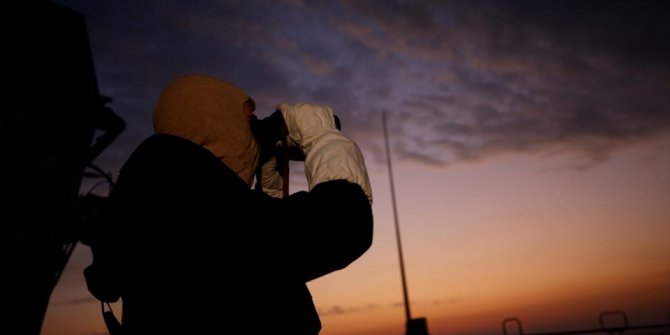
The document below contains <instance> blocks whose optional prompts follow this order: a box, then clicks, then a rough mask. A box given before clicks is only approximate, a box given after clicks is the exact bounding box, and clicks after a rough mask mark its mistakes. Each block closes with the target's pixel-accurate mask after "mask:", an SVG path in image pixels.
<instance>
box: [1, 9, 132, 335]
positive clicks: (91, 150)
mask: <svg viewBox="0 0 670 335" xmlns="http://www.w3.org/2000/svg"><path fill="white" fill-rule="evenodd" d="M20 6H21V7H20V8H17V9H16V11H12V15H17V17H18V19H15V20H14V21H13V22H18V23H17V24H16V27H15V29H14V30H13V31H9V32H8V35H10V37H9V38H8V40H7V41H6V44H5V45H4V47H3V49H4V53H5V54H6V57H7V59H8V63H9V64H8V67H9V68H10V71H9V76H7V77H5V80H7V82H6V84H5V85H4V86H5V87H7V86H9V87H10V89H9V94H7V99H8V100H6V101H5V103H6V104H5V105H4V106H5V108H3V111H2V114H0V157H2V158H1V159H2V162H1V163H0V180H1V185H0V192H2V199H3V201H2V208H1V209H0V213H1V214H0V215H2V219H1V220H2V223H3V224H2V227H3V228H4V229H8V230H9V232H8V234H7V235H6V236H8V237H9V238H8V239H7V240H8V241H9V243H3V245H6V246H7V248H8V250H6V251H5V253H4V254H5V255H8V258H9V259H8V261H7V262H5V263H4V265H5V269H4V271H3V274H4V275H3V276H4V277H5V278H7V280H8V281H7V283H8V284H9V285H8V286H7V287H6V290H7V291H8V293H9V294H8V296H9V297H8V299H6V300H4V301H5V302H6V307H7V308H6V310H8V311H9V314H8V315H7V320H6V322H3V329H4V330H9V331H10V333H12V334H31V335H38V334H39V333H40V331H41V328H42V323H43V320H44V316H45V313H46V309H47V306H48V304H49V298H50V296H51V293H52V291H53V289H54V288H55V286H56V284H57V283H58V279H59V277H60V275H61V273H62V272H63V269H64V268H65V265H66V264H67V262H68V260H69V258H70V255H71V253H72V251H73V250H74V247H75V246H76V244H77V243H78V242H79V241H82V240H85V236H83V235H82V234H83V233H84V232H85V229H83V228H84V227H85V225H86V224H90V223H92V221H93V220H92V217H93V216H94V214H95V210H96V208H97V206H99V205H100V203H101V201H103V200H104V199H105V198H104V197H100V196H94V195H90V194H89V195H86V196H84V195H80V194H79V189H80V187H81V184H82V180H83V178H85V177H88V176H98V177H103V178H105V181H106V182H109V183H113V180H112V178H111V177H110V176H109V175H108V174H106V173H104V172H103V171H102V170H100V169H99V168H97V167H96V166H94V165H92V162H93V160H94V159H95V158H96V157H98V155H99V154H100V153H102V152H103V151H104V150H105V148H107V146H108V145H109V144H110V143H112V142H113V141H114V139H115V138H116V137H117V136H118V135H119V134H120V133H121V132H123V130H124V128H125V122H124V121H123V119H121V118H119V117H118V116H117V115H116V114H115V113H114V112H113V110H112V109H111V108H109V107H108V106H107V104H108V103H109V102H111V99H109V98H107V97H103V96H101V95H100V93H99V90H98V84H97V80H96V75H95V68H94V64H93V57H92V54H91V49H90V45H89V40H88V32H87V28H86V22H85V19H84V17H83V15H82V14H80V13H78V12H76V11H74V10H71V9H69V8H66V7H63V6H60V5H56V4H53V3H50V2H46V1H28V2H27V4H22V5H20ZM7 84H9V85H7ZM96 133H97V134H101V135H99V136H96ZM87 169H88V170H87ZM5 313H7V312H5Z"/></svg>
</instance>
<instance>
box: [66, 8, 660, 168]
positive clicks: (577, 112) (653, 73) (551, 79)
mask: <svg viewBox="0 0 670 335" xmlns="http://www.w3.org/2000/svg"><path fill="white" fill-rule="evenodd" d="M57 2H58V3H60V4H63V5H65V6H68V7H70V8H72V9H75V10H77V11H80V12H82V13H83V14H84V15H85V17H86V19H87V23H88V27H89V35H90V39H91V44H92V48H93V54H94V58H95V59H94V60H95V65H96V69H97V73H98V80H99V83H100V87H101V90H102V93H103V94H105V95H109V96H111V97H112V98H113V99H114V102H113V107H114V109H115V110H116V111H117V113H119V114H120V115H121V116H122V117H124V118H125V119H126V121H127V122H128V123H129V126H128V130H127V131H126V132H125V133H124V134H123V135H122V137H121V138H120V139H119V140H118V141H117V143H115V144H114V145H113V146H112V147H110V148H109V150H108V152H106V153H105V154H104V155H103V156H102V157H101V160H102V161H103V164H104V165H106V166H108V167H109V168H110V169H116V168H117V167H118V164H120V163H119V162H120V161H122V159H123V158H124V157H126V156H127V155H128V154H129V153H130V150H132V148H133V147H134V146H135V145H136V144H138V143H139V141H140V140H141V139H142V138H143V137H145V136H147V135H148V134H150V132H151V111H152V108H153V104H154V102H155V101H156V99H157V97H158V94H160V90H161V88H162V87H163V86H164V85H165V84H166V83H167V82H168V81H169V80H170V79H172V78H174V77H175V76H178V75H181V74H184V73H188V72H204V73H208V74H211V75H215V76H218V77H221V78H224V79H227V80H230V81H232V82H234V83H236V84H237V85H239V86H241V87H242V88H244V89H245V90H247V91H248V92H249V93H250V94H252V95H253V96H254V97H255V98H256V100H257V101H258V107H259V110H258V114H259V115H261V116H264V115H267V114H269V113H270V112H271V111H272V110H273V108H274V106H275V105H276V104H277V103H279V102H300V101H314V102H322V103H326V104H329V105H331V106H333V107H334V108H335V110H336V112H337V113H338V114H339V115H340V116H341V118H342V120H343V125H344V130H345V133H347V134H349V135H350V136H351V137H352V138H354V139H355V140H357V141H358V142H359V144H360V145H361V147H362V148H363V150H364V151H366V152H367V153H369V154H371V155H373V156H372V157H379V158H381V157H383V150H382V149H383V137H382V136H383V135H382V129H381V117H380V115H381V113H382V111H385V112H386V113H387V115H388V119H389V129H390V130H391V134H392V136H393V141H392V143H393V148H394V150H395V153H396V154H398V155H399V156H400V157H401V158H402V159H406V160H412V161H416V162H419V163H425V164H430V165H435V166H445V165H447V164H451V163H455V162H458V161H464V160H465V161H467V160H480V159H484V158H487V157H489V156H491V155H500V154H506V153H531V154H551V153H569V154H575V155H576V156H575V157H578V158H579V160H580V161H579V162H580V164H586V165H588V164H591V163H593V162H598V161H601V160H604V159H607V158H608V156H609V155H610V154H611V153H612V152H613V151H614V150H617V149H618V148H621V147H625V146H627V145H629V144H631V143H636V142H638V141H641V140H645V139H648V138H651V137H654V136H658V135H659V134H665V135H667V134H668V133H669V131H670V110H669V109H670V107H669V106H670V95H668V94H667V92H666V91H667V88H668V87H670V63H669V62H668V61H667V60H668V59H670V23H669V21H668V20H666V18H665V16H666V15H667V13H668V7H670V6H669V5H668V3H667V2H664V1H577V0H569V1H504V2H503V1H479V0H475V1H422V2H414V1H327V2H321V1H319V2H310V1H304V2H303V1H217V2H208V1H189V2H185V1H161V2H139V1H114V2H90V1H76V0H61V1H57Z"/></svg>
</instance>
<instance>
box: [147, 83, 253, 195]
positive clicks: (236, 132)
mask: <svg viewBox="0 0 670 335" xmlns="http://www.w3.org/2000/svg"><path fill="white" fill-rule="evenodd" d="M253 106H254V102H253V100H252V99H251V98H250V97H249V96H247V94H246V93H245V92H244V91H242V90H241V89H240V88H238V87H237V86H235V85H233V84H231V83H228V82H225V81H223V80H220V79H217V78H214V77H210V76H206V75H200V74H191V75H186V76H182V77H179V78H177V79H175V80H173V81H172V82H171V83H169V84H168V85H167V87H165V89H164V90H163V92H162V93H161V96H160V98H159V99H158V103H157V104H156V108H155V109H154V115H153V120H154V130H155V131H156V133H158V134H168V135H174V136H179V137H181V138H184V139H187V140H190V141H191V142H194V143H196V144H198V145H200V146H202V147H204V148H205V149H207V150H209V151H211V152H212V153H213V154H214V155H216V157H218V158H219V159H220V160H222V161H223V163H224V164H226V166H228V167H229V168H231V169H232V170H233V171H235V172H236V173H237V175H239V176H240V178H242V180H244V182H246V183H247V184H249V185H250V184H251V182H252V180H253V175H254V170H255V168H256V164H257V162H258V145H257V144H256V141H255V140H254V136H253V133H252V132H251V126H250V121H251V119H252V118H253V108H254V107H253Z"/></svg>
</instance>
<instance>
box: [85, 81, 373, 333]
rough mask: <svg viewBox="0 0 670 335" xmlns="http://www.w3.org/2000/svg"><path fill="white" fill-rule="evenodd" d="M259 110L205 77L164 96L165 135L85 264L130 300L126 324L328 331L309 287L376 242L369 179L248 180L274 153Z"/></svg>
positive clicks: (158, 122)
mask: <svg viewBox="0 0 670 335" xmlns="http://www.w3.org/2000/svg"><path fill="white" fill-rule="evenodd" d="M253 109H254V102H253V99H251V98H250V97H249V96H248V95H247V94H246V93H245V92H244V91H243V90H242V89H240V88H239V87H237V86H235V85H234V84H232V83H229V82H226V81H224V80H221V79H218V78H215V77H212V76H208V75H203V74H188V75H184V76H181V77H178V78H176V79H174V80H173V81H171V82H170V83H169V84H168V85H167V86H166V87H165V88H164V90H163V92H162V93H161V95H160V97H159V99H158V102H157V104H156V107H155V109H154V114H153V123H154V129H155V134H152V135H151V136H149V137H148V138H147V139H145V140H144V141H143V142H142V143H141V144H140V145H139V146H138V147H137V148H135V150H134V151H133V153H132V154H131V155H130V157H129V158H128V160H127V161H126V162H125V163H124V165H123V166H122V168H121V170H120V172H119V176H118V178H117V181H116V183H115V186H114V188H113V189H112V190H111V192H110V194H109V197H108V199H107V201H106V204H105V208H104V210H103V215H102V216H101V219H100V222H99V227H98V233H97V234H95V236H94V237H92V238H91V243H90V246H91V251H92V253H93V261H92V263H91V264H90V265H89V266H88V267H87V268H86V269H85V270H84V276H85V279H86V283H87V286H88V289H89V291H90V292H91V294H92V295H93V296H95V297H96V298H97V299H99V300H101V301H102V302H115V301H118V300H119V299H120V300H121V301H122V322H121V324H122V325H121V330H120V331H122V332H123V334H125V335H128V334H161V333H170V334H174V333H181V334H197V333H219V334H227V333H246V334H271V333H277V334H305V335H307V334H311V335H314V334H318V333H319V332H320V329H321V323H320V320H319V315H318V313H317V311H316V308H315V305H314V302H313V301H312V297H311V295H310V292H309V290H308V288H307V284H306V283H307V282H308V281H310V280H313V279H315V278H319V277H321V276H324V275H326V274H328V273H331V272H333V271H337V270H340V269H343V268H345V267H347V266H348V265H349V264H351V263H352V262H353V261H355V260H356V259H358V258H359V257H360V256H361V255H363V254H364V253H365V252H366V251H367V250H368V249H369V248H370V246H371V244H372V236H373V216H372V210H371V198H370V197H369V196H368V195H369V184H368V185H365V187H363V186H362V185H361V184H359V183H356V182H351V181H349V180H348V178H346V176H334V177H333V178H332V179H328V180H320V182H319V183H318V184H315V185H312V186H313V187H310V190H309V191H300V192H295V193H293V194H290V195H287V196H284V197H281V198H279V197H273V196H270V195H268V194H266V193H265V192H258V191H256V190H253V189H252V188H251V185H252V184H253V180H254V175H255V172H256V171H257V167H259V166H260V165H261V164H263V163H264V162H259V157H260V152H261V149H262V148H260V146H259V144H258V141H257V140H256V137H258V136H255V135H254V131H257V130H255V129H263V127H253V124H254V123H255V122H258V121H259V120H257V119H256V117H255V116H254V114H253ZM359 158H360V159H362V156H361V157H359ZM359 158H357V159H359ZM259 163H261V164H259ZM359 163H360V164H361V166H360V167H359V170H358V171H359V172H362V173H365V178H364V180H365V181H366V182H367V174H366V172H365V169H364V163H363V161H362V160H360V162H359ZM311 168H312V170H310V171H311V172H310V173H312V172H317V173H319V171H325V170H326V169H327V167H326V166H320V165H319V164H316V165H315V166H311ZM306 170H307V169H306ZM266 171H269V170H267V169H266ZM364 188H366V190H364ZM366 192H367V193H366ZM112 335H114V334H112Z"/></svg>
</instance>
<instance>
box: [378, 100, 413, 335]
mask: <svg viewBox="0 0 670 335" xmlns="http://www.w3.org/2000/svg"><path fill="white" fill-rule="evenodd" d="M382 122H383V124H384V143H385V144H386V159H387V163H388V167H389V182H390V185H391V201H392V205H393V220H394V222H395V236H396V241H397V242H398V257H399V259H400V275H401V278H402V294H403V298H404V300H405V317H406V318H407V323H409V322H410V320H411V319H412V317H411V313H410V310H409V299H408V298H407V279H406V278H405V262H404V261H403V256H402V245H401V243H400V226H399V225H398V207H397V206H396V201H395V187H394V186H393V168H392V167H391V150H390V149H389V136H388V131H387V130H386V114H385V113H384V112H382Z"/></svg>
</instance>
